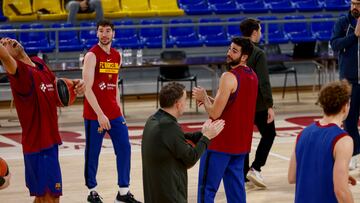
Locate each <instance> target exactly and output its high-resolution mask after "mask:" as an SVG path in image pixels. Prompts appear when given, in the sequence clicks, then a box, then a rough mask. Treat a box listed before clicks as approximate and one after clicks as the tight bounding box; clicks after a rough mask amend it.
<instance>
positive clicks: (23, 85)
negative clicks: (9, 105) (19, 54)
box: [8, 57, 61, 154]
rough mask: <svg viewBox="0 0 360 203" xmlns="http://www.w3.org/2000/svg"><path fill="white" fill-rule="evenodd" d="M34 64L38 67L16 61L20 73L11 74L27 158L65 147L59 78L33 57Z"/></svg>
mask: <svg viewBox="0 0 360 203" xmlns="http://www.w3.org/2000/svg"><path fill="white" fill-rule="evenodd" d="M31 60H32V61H33V62H34V64H35V67H33V66H31V65H28V64H25V63H23V62H21V61H16V62H17V70H16V73H15V74H14V75H11V74H8V78H9V80H10V86H11V90H12V94H13V97H14V102H15V106H16V111H17V114H18V117H19V121H20V125H21V128H22V140H21V142H22V146H23V152H24V154H29V153H34V152H40V151H41V150H43V149H48V148H51V147H52V146H53V145H55V144H61V138H60V134H59V128H58V117H57V109H56V105H57V99H56V98H57V97H56V92H55V84H54V82H55V75H54V74H53V73H52V72H51V71H50V69H49V68H48V67H47V65H46V64H45V63H44V61H42V60H41V59H39V58H38V57H32V58H31Z"/></svg>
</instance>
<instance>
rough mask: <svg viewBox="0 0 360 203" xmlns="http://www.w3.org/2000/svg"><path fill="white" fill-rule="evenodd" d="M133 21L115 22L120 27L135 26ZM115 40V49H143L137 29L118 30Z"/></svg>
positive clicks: (116, 30)
mask: <svg viewBox="0 0 360 203" xmlns="http://www.w3.org/2000/svg"><path fill="white" fill-rule="evenodd" d="M133 24H134V23H133V21H131V20H122V21H116V22H114V25H115V26H119V25H133ZM115 33H116V34H115V39H114V41H113V45H114V47H121V48H125V49H126V48H128V49H137V48H142V47H143V45H142V43H141V42H140V39H139V36H138V33H137V30H136V29H135V28H116V29H115Z"/></svg>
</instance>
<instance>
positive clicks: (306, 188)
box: [295, 122, 348, 203]
mask: <svg viewBox="0 0 360 203" xmlns="http://www.w3.org/2000/svg"><path fill="white" fill-rule="evenodd" d="M344 136H348V134H347V133H346V132H345V131H344V130H342V129H341V128H340V127H339V126H337V125H336V124H328V125H324V126H322V125H320V123H319V122H315V123H313V124H311V125H310V126H308V127H306V128H305V129H304V130H303V131H302V132H301V133H300V134H299V135H298V137H297V142H296V147H295V154H296V189H295V202H299V203H300V202H326V203H331V202H334V203H335V202H337V199H336V196H335V192H334V182H333V169H334V162H335V160H334V157H333V151H334V147H335V144H336V142H337V141H338V140H339V139H341V138H342V137H344Z"/></svg>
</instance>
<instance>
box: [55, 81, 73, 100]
mask: <svg viewBox="0 0 360 203" xmlns="http://www.w3.org/2000/svg"><path fill="white" fill-rule="evenodd" d="M55 83H56V84H55V86H56V93H57V97H58V101H59V103H60V105H61V106H70V105H71V104H73V103H74V102H75V99H76V93H75V84H74V82H73V81H72V80H70V79H67V78H57V79H56V82H55Z"/></svg>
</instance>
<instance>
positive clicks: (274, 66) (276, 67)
mask: <svg viewBox="0 0 360 203" xmlns="http://www.w3.org/2000/svg"><path fill="white" fill-rule="evenodd" d="M264 50H265V53H266V55H268V56H271V55H280V54H281V49H280V46H279V45H278V44H267V45H265V47H264ZM268 70H269V74H285V79H284V86H283V93H282V98H284V97H285V89H286V82H287V75H288V74H289V73H292V74H294V77H295V88H296V98H297V101H298V102H299V87H298V81H297V72H296V69H295V67H288V66H285V64H284V63H283V62H279V63H271V64H268Z"/></svg>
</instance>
